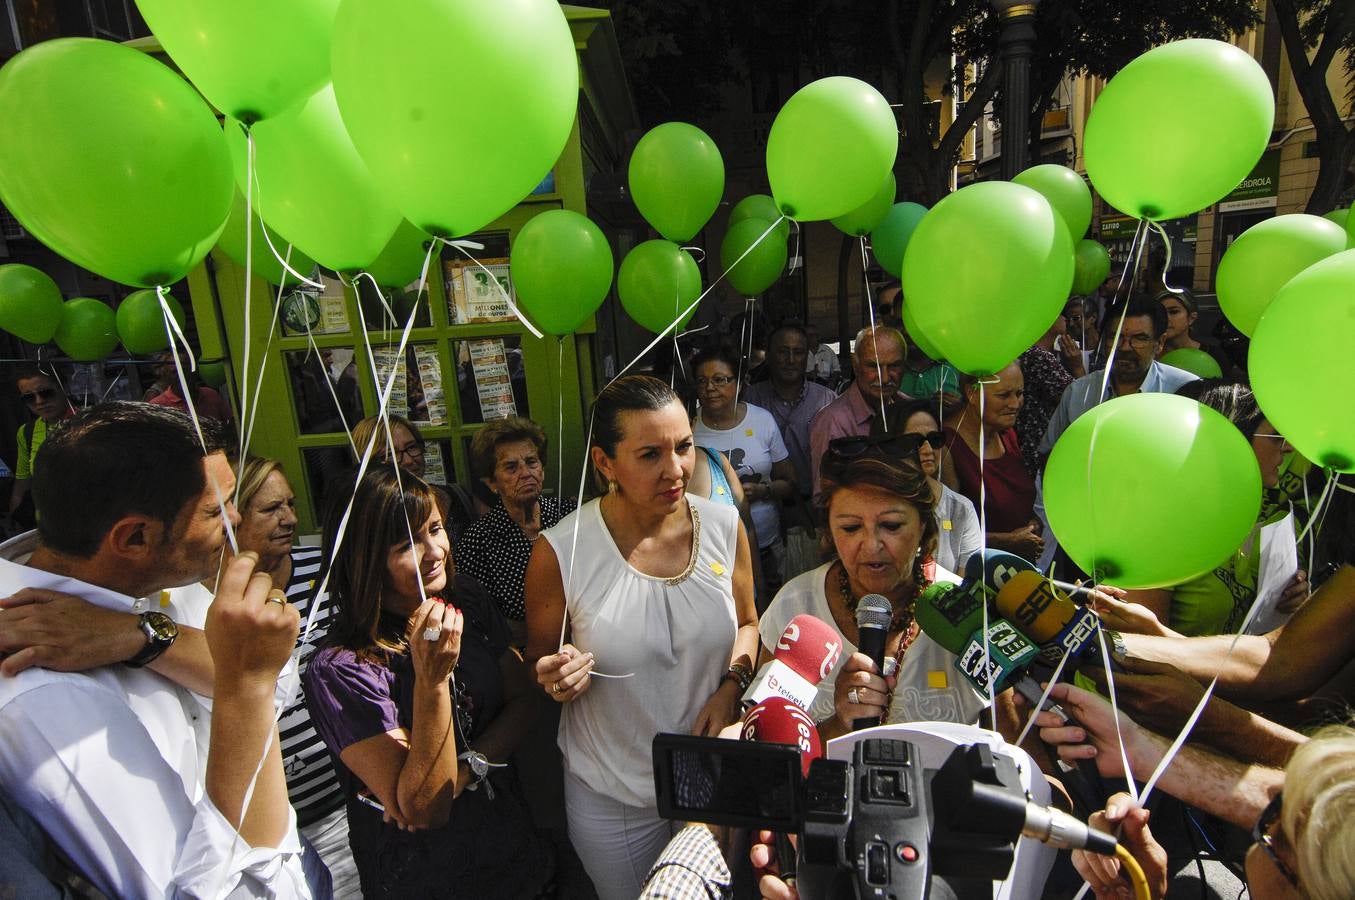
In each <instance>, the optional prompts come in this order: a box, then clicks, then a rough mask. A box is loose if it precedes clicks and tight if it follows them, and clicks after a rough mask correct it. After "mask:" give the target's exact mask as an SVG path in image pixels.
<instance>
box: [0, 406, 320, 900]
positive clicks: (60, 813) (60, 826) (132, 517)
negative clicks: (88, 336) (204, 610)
mask: <svg viewBox="0 0 1355 900" xmlns="http://www.w3.org/2000/svg"><path fill="white" fill-rule="evenodd" d="M202 434H203V439H204V440H203V443H199V436H198V433H197V432H196V431H195V429H194V426H193V423H192V422H191V420H190V419H189V418H188V417H187V416H186V415H184V414H183V413H180V412H177V411H175V410H172V409H166V408H162V407H154V406H149V405H146V404H134V403H108V404H103V405H101V406H98V407H95V408H94V409H92V410H88V411H86V412H84V413H81V414H79V415H78V416H76V417H75V418H73V419H71V420H69V421H68V422H67V423H65V424H64V425H63V426H62V428H61V429H59V430H58V431H56V432H54V434H53V435H51V436H50V437H49V438H48V439H47V442H46V443H45V444H44V446H43V449H42V451H41V453H42V462H43V467H42V468H41V469H39V470H38V471H37V472H36V473H35V478H34V483H33V495H34V500H35V503H36V505H37V508H38V509H39V510H40V517H41V524H40V527H39V542H38V547H37V549H36V550H34V552H33V554H32V556H31V557H30V558H29V560H28V562H27V564H23V565H21V564H19V563H15V562H11V561H9V560H0V596H8V597H11V599H10V600H9V601H7V602H6V608H5V610H4V612H3V613H0V620H3V627H4V633H3V634H0V650H4V651H7V652H9V653H10V655H9V656H8V657H6V659H5V661H4V663H3V664H0V673H2V674H3V676H4V677H0V786H2V787H3V788H4V790H6V791H8V792H9V793H10V794H11V796H13V797H14V798H15V800H16V801H17V802H18V803H19V804H20V805H21V806H22V807H23V808H24V809H25V810H26V811H27V812H28V813H29V814H30V815H32V816H33V818H34V819H35V820H36V821H37V822H38V823H39V824H40V825H41V826H42V827H43V829H44V830H45V831H46V832H47V835H48V836H49V837H50V838H51V839H52V841H53V842H54V843H55V844H56V845H57V846H58V847H59V848H60V850H61V851H62V853H63V854H64V855H65V857H66V858H68V859H69V860H70V861H71V863H72V864H73V865H74V866H75V868H76V869H77V870H79V871H80V872H81V873H82V874H83V875H85V877H87V878H88V879H89V880H90V881H91V882H92V883H93V884H94V885H95V886H96V887H97V888H98V889H99V890H100V891H102V892H103V893H105V894H107V895H109V896H117V897H212V898H215V897H226V896H232V897H284V898H290V897H309V896H311V894H310V890H309V888H308V887H307V885H306V880H305V875H304V874H303V872H302V866H301V860H300V852H301V845H300V843H299V840H298V837H297V833H296V819H295V814H294V813H293V812H292V809H291V807H290V806H289V805H288V803H287V793H286V785H285V780H284V777H283V771H282V762H281V755H280V751H279V741H278V736H277V729H276V725H275V712H274V688H275V685H276V682H277V678H278V673H279V671H280V670H281V669H282V667H283V665H284V664H285V663H286V662H287V659H288V657H289V654H290V652H291V650H292V648H293V646H294V645H295V641H296V634H297V629H298V624H299V623H298V616H297V613H296V611H295V610H294V609H292V608H291V607H290V606H288V605H287V604H286V602H285V598H283V597H279V596H276V595H275V594H272V593H270V590H271V581H270V579H269V578H268V576H267V575H265V574H263V573H255V572H254V565H255V562H256V559H255V558H254V557H253V555H252V554H242V555H241V556H239V557H237V558H235V559H234V560H232V562H231V563H230V564H229V565H228V566H227V567H226V568H225V570H224V571H223V572H222V574H221V579H220V583H219V588H218V591H217V594H216V600H215V602H214V603H213V604H212V607H211V609H210V611H209V613H208V616H207V625H206V630H205V631H196V630H194V629H188V628H185V629H183V630H182V632H180V631H178V630H177V629H176V627H175V626H174V624H173V622H172V621H170V620H168V618H167V617H165V616H163V615H162V614H161V613H160V612H159V610H160V607H161V606H162V605H164V604H165V603H166V599H165V597H164V594H163V593H162V592H163V591H164V590H165V589H167V588H172V587H177V586H180V585H185V584H191V583H193V582H195V581H198V580H200V579H202V578H204V577H206V576H207V575H208V574H210V573H208V572H206V571H204V569H205V567H206V562H207V560H209V559H211V558H212V556H213V553H214V551H216V550H217V549H219V548H220V546H221V544H222V541H223V538H224V524H223V523H224V521H225V519H226V518H227V517H229V518H230V519H231V520H232V522H233V523H234V522H238V521H239V516H238V515H237V514H236V512H235V510H234V508H233V507H232V506H231V505H230V502H229V498H230V495H231V492H232V491H233V490H234V482H235V479H234V475H233V473H232V471H231V467H230V464H229V463H228V462H227V460H226V456H225V454H224V453H223V452H222V451H221V448H222V447H223V446H224V445H223V444H222V440H221V439H222V434H221V432H220V430H219V429H218V428H216V427H214V426H213V425H212V424H211V423H208V422H203V423H202ZM204 445H205V447H206V449H207V451H208V452H207V453H206V454H205V455H204V452H203V448H204ZM54 592H59V593H54ZM11 595H13V596H11ZM63 595H74V596H75V597H79V598H82V599H83V600H84V601H87V603H88V604H89V605H85V604H79V601H74V600H72V599H70V598H69V597H65V596H63ZM77 604H78V605H77ZM54 609H56V610H63V609H69V610H71V611H76V610H79V612H80V614H92V615H95V616H97V617H99V618H100V619H101V620H102V621H103V622H104V624H106V625H108V626H109V627H108V629H107V631H106V633H105V637H104V638H103V639H102V640H101V641H100V642H98V643H97V644H91V645H89V646H88V647H86V648H85V649H84V650H83V651H82V655H83V658H71V657H70V656H69V653H70V651H69V648H67V649H66V650H64V651H62V652H64V653H66V654H68V655H67V656H62V655H61V653H58V652H55V651H54V650H52V649H51V648H50V647H48V646H46V645H45V644H44V643H43V642H41V641H36V642H35V641H32V640H28V639H24V640H19V641H17V642H16V641H15V640H14V639H13V638H12V636H11V634H10V632H11V631H15V632H19V633H23V632H24V631H25V626H24V620H25V618H26V615H27V614H28V613H32V614H33V616H34V617H37V616H43V617H45V618H48V619H50V618H52V617H51V612H52V610H54ZM87 624H88V623H79V624H78V625H76V624H73V626H72V627H73V628H80V629H83V628H84V627H85V626H86V625H87ZM110 634H111V635H112V637H109V636H108V635H110ZM52 643H53V644H60V643H63V641H62V640H60V639H54V640H53V641H52ZM37 666H47V668H37ZM91 666H93V667H91ZM77 668H78V669H82V670H83V671H79V672H75V671H58V669H68V670H70V669H77ZM171 678H172V679H173V680H170V679H171ZM190 689H191V690H193V691H197V692H198V693H201V694H207V695H210V696H212V698H213V701H212V709H211V712H210V714H209V713H208V712H207V710H206V709H205V708H204V706H203V704H201V703H200V702H198V701H197V700H195V699H194V698H193V696H192V694H190V693H189V690H190ZM265 747H266V748H267V750H266V751H265ZM261 757H262V765H261ZM256 771H257V779H255V776H256ZM251 781H253V791H252V796H251V798H250V801H249V803H248V805H246V804H245V797H246V795H247V794H248V793H249V789H250V784H251Z"/></svg>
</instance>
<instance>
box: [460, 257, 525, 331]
mask: <svg viewBox="0 0 1355 900" xmlns="http://www.w3.org/2000/svg"><path fill="white" fill-rule="evenodd" d="M443 273H444V275H445V276H446V278H445V280H446V283H447V315H448V318H450V319H451V321H452V323H453V324H455V325H463V324H466V323H469V322H507V321H511V320H512V319H513V318H514V316H513V313H512V311H511V310H510V309H509V308H508V298H509V297H511V296H512V295H513V279H512V277H511V276H510V275H509V271H508V260H507V259H506V258H502V257H499V258H494V259H486V260H481V261H480V262H479V263H476V262H472V261H471V260H468V259H451V260H447V261H446V262H444V263H443Z"/></svg>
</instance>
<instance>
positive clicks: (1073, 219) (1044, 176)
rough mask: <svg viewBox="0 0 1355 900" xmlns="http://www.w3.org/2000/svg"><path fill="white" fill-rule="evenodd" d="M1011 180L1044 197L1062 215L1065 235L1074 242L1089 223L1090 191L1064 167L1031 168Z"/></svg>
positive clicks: (1080, 177) (1090, 216)
mask: <svg viewBox="0 0 1355 900" xmlns="http://www.w3.org/2000/svg"><path fill="white" fill-rule="evenodd" d="M1012 181H1014V182H1016V183H1017V184H1023V185H1025V186H1026V187H1028V188H1030V189H1031V190H1033V191H1039V192H1040V193H1041V194H1044V198H1045V199H1046V200H1048V201H1049V205H1050V206H1052V207H1054V210H1055V211H1056V212H1058V214H1059V215H1061V216H1063V224H1065V225H1067V226H1068V235H1069V237H1071V238H1072V239H1073V240H1077V239H1079V238H1080V237H1082V236H1083V235H1084V234H1086V233H1087V228H1088V227H1089V226H1090V225H1091V223H1092V192H1091V188H1089V187H1087V182H1086V181H1085V180H1083V178H1082V176H1081V175H1079V174H1077V173H1076V172H1074V171H1073V170H1072V169H1070V168H1068V167H1067V166H1055V165H1051V164H1045V165H1042V166H1031V167H1030V168H1029V169H1026V170H1025V171H1023V172H1020V173H1019V174H1017V176H1016V177H1015V178H1013V179H1012Z"/></svg>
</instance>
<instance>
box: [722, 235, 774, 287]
mask: <svg viewBox="0 0 1355 900" xmlns="http://www.w3.org/2000/svg"><path fill="white" fill-rule="evenodd" d="M771 227H772V223H771V222H764V221H762V220H761V219H744V220H742V221H740V222H735V223H734V224H733V225H731V226H730V228H729V230H728V231H726V232H725V238H724V240H723V241H721V242H720V265H721V266H722V267H723V268H724V270H725V281H728V282H729V284H730V286H731V287H733V288H734V290H736V291H738V292H739V293H740V294H742V295H743V296H745V297H756V296H757V295H758V294H761V293H762V292H763V291H765V290H767V288H769V287H771V286H772V285H773V284H775V283H776V279H778V278H780V277H781V273H782V272H784V271H785V269H786V243H785V241H782V240H780V239H778V238H777V236H776V231H775V230H772V231H771V232H770V233H769V232H768V229H769V228H771ZM745 252H747V254H748V255H747V256H744V253H745ZM740 257H742V258H740Z"/></svg>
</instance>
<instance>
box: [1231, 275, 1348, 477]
mask: <svg viewBox="0 0 1355 900" xmlns="http://www.w3.org/2000/svg"><path fill="white" fill-rule="evenodd" d="M1353 342H1355V250H1345V251H1343V252H1341V253H1337V254H1335V255H1334V256H1329V257H1327V258H1326V259H1324V260H1322V261H1321V262H1316V263H1313V264H1312V265H1311V266H1309V267H1308V268H1306V269H1304V270H1303V271H1302V272H1300V273H1299V274H1297V275H1295V276H1294V277H1293V278H1292V279H1290V280H1289V281H1288V282H1287V283H1286V284H1285V285H1284V287H1282V288H1280V290H1279V292H1277V293H1276V294H1275V299H1274V300H1272V301H1271V302H1270V305H1269V306H1268V307H1266V311H1265V312H1263V313H1262V314H1261V319H1260V321H1259V322H1257V323H1256V331H1255V332H1254V333H1253V334H1252V341H1251V347H1250V348H1249V350H1248V352H1247V371H1248V373H1249V374H1250V375H1251V383H1252V389H1253V390H1254V391H1256V400H1257V402H1258V403H1259V404H1260V405H1261V409H1262V411H1263V412H1265V414H1266V418H1267V419H1269V420H1270V424H1272V425H1274V426H1275V430H1276V431H1278V432H1280V434H1283V435H1284V436H1285V437H1286V438H1288V439H1289V442H1290V443H1291V444H1293V445H1294V448H1295V449H1296V450H1298V451H1299V452H1300V453H1302V454H1303V455H1304V456H1306V457H1307V458H1308V459H1311V460H1312V461H1313V462H1315V463H1317V464H1318V465H1321V466H1324V467H1326V468H1329V469H1336V470H1337V471H1339V472H1355V416H1351V415H1350V414H1349V410H1350V388H1351V385H1355V354H1352V353H1351V352H1350V348H1351V347H1355V343H1353Z"/></svg>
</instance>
